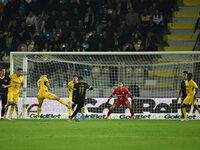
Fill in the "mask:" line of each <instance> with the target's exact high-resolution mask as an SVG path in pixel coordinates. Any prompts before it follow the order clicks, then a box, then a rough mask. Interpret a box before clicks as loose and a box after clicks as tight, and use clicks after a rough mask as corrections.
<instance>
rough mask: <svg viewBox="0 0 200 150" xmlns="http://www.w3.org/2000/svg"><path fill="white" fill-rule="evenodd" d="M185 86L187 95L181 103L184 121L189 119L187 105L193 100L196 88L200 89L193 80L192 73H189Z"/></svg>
mask: <svg viewBox="0 0 200 150" xmlns="http://www.w3.org/2000/svg"><path fill="white" fill-rule="evenodd" d="M185 86H186V93H187V96H186V98H185V99H184V100H183V103H182V105H181V108H182V111H183V116H184V118H183V119H182V121H186V120H187V113H186V107H187V106H188V105H190V104H191V103H192V102H193V100H194V97H195V94H196V90H197V89H198V86H197V84H196V83H195V82H194V81H193V80H192V73H188V76H187V80H186V81H185Z"/></svg>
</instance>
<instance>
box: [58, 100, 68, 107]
mask: <svg viewBox="0 0 200 150" xmlns="http://www.w3.org/2000/svg"><path fill="white" fill-rule="evenodd" d="M59 102H60V103H61V104H63V105H65V106H67V103H66V102H65V101H64V100H62V99H60V100H59Z"/></svg>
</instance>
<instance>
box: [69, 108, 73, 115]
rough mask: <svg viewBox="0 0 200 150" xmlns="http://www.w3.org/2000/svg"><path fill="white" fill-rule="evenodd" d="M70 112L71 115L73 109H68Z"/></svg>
mask: <svg viewBox="0 0 200 150" xmlns="http://www.w3.org/2000/svg"><path fill="white" fill-rule="evenodd" d="M68 112H69V115H70V116H71V115H72V109H71V108H70V109H68Z"/></svg>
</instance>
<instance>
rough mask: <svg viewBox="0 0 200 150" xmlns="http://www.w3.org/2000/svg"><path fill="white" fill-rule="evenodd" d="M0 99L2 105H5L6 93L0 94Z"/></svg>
mask: <svg viewBox="0 0 200 150" xmlns="http://www.w3.org/2000/svg"><path fill="white" fill-rule="evenodd" d="M0 99H1V100H2V104H3V105H6V104H7V99H8V93H0Z"/></svg>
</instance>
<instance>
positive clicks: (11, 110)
mask: <svg viewBox="0 0 200 150" xmlns="http://www.w3.org/2000/svg"><path fill="white" fill-rule="evenodd" d="M14 110H15V106H11V109H10V114H9V116H10V117H12V114H13V112H14Z"/></svg>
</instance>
